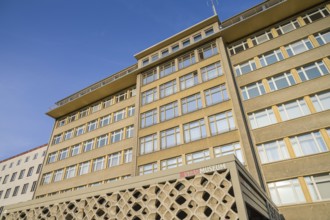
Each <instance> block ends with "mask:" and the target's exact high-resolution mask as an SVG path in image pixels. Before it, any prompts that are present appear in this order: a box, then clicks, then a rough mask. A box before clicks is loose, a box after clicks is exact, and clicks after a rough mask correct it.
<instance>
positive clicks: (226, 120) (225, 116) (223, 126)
mask: <svg viewBox="0 0 330 220" xmlns="http://www.w3.org/2000/svg"><path fill="white" fill-rule="evenodd" d="M209 121H210V129H211V135H217V134H222V133H224V132H227V131H231V130H234V129H235V128H236V127H235V122H234V118H233V114H232V112H231V111H228V112H223V113H219V114H216V115H212V116H209Z"/></svg>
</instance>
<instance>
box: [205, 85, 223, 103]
mask: <svg viewBox="0 0 330 220" xmlns="http://www.w3.org/2000/svg"><path fill="white" fill-rule="evenodd" d="M204 93H205V99H206V106H211V105H215V104H217V103H220V102H224V101H227V100H228V99H229V98H228V93H227V90H226V86H225V84H222V85H219V86H216V87H213V88H210V89H207V90H205V91H204Z"/></svg>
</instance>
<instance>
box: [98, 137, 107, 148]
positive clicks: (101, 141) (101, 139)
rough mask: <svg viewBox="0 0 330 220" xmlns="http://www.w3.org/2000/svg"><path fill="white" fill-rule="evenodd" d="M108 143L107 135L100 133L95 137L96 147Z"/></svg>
mask: <svg viewBox="0 0 330 220" xmlns="http://www.w3.org/2000/svg"><path fill="white" fill-rule="evenodd" d="M107 144H108V135H107V134H105V135H102V136H100V137H98V138H97V142H96V147H103V146H105V145H107Z"/></svg>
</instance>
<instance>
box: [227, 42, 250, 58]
mask: <svg viewBox="0 0 330 220" xmlns="http://www.w3.org/2000/svg"><path fill="white" fill-rule="evenodd" d="M248 48H249V46H248V43H247V41H246V40H244V41H240V42H238V43H235V44H233V45H232V46H230V47H229V52H230V54H231V55H234V54H237V53H239V52H242V51H244V50H247V49H248Z"/></svg>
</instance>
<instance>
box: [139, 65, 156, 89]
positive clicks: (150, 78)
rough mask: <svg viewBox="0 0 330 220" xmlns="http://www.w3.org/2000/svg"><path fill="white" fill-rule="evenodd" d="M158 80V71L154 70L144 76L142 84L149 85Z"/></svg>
mask: <svg viewBox="0 0 330 220" xmlns="http://www.w3.org/2000/svg"><path fill="white" fill-rule="evenodd" d="M157 79H158V74H157V70H156V69H152V70H150V71H148V72H146V73H143V74H142V84H143V85H147V84H149V83H151V82H153V81H155V80H157Z"/></svg>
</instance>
